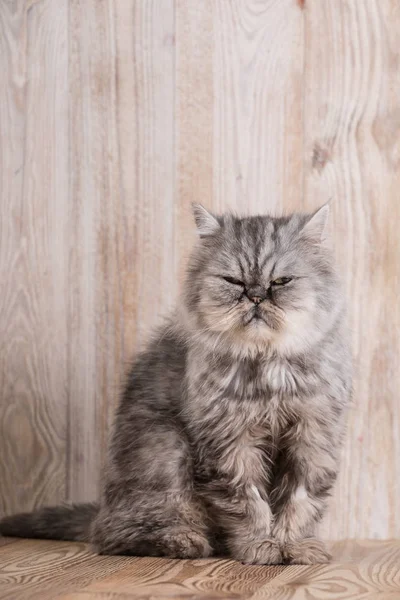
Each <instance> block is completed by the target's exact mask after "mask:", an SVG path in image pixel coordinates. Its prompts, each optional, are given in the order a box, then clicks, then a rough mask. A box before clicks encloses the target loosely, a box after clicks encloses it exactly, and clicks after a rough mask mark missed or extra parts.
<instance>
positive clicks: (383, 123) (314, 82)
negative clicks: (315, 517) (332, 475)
mask: <svg viewBox="0 0 400 600" xmlns="http://www.w3.org/2000/svg"><path fill="white" fill-rule="evenodd" d="M304 13H305V18H306V42H307V50H306V92H305V94H306V95H305V106H306V107H307V108H306V118H305V160H306V166H305V173H306V176H305V183H306V186H305V197H306V204H307V206H308V207H309V208H313V207H314V206H316V204H318V203H322V202H324V201H326V200H328V199H329V198H330V197H332V198H333V203H332V211H333V230H334V241H335V248H336V254H337V259H338V262H339V265H340V270H341V272H342V273H343V276H344V280H345V283H346V286H347V291H348V295H349V298H350V313H351V328H352V330H353V332H354V356H355V373H356V380H355V393H354V403H353V406H352V408H351V411H350V419H349V428H348V435H347V439H346V445H345V448H344V451H343V458H342V467H341V474H340V478H339V482H338V485H337V490H336V496H335V499H334V502H333V503H332V510H331V513H330V518H329V519H328V520H327V523H326V526H325V528H324V533H325V535H326V536H327V537H329V538H331V539H335V538H336V539H337V538H341V537H345V536H349V537H382V538H385V537H389V536H398V535H399V533H400V520H399V518H398V511H397V507H396V505H397V500H396V498H398V495H399V491H400V490H399V480H400V452H399V449H400V448H399V443H400V442H399V439H400V436H399V426H398V424H399V421H400V419H399V402H398V389H399V386H400V370H399V369H398V356H399V352H400V339H399V336H398V335H397V332H398V329H399V326H400V306H399V302H398V298H397V290H398V282H399V275H400V244H399V240H398V234H397V225H396V223H398V220H399V218H400V203H399V202H398V189H399V185H400V170H399V163H398V152H399V148H400V146H399V132H400V118H399V109H398V97H399V93H400V73H399V69H398V60H399V48H398V43H397V40H398V36H399V34H400V7H399V6H398V4H396V3H393V2H391V1H390V0H383V1H381V0H379V1H378V0H367V1H366V2H355V3H354V2H353V3H352V2H336V1H335V0H330V1H326V2H318V0H313V1H310V2H306V4H305V9H304ZM322 32H323V34H322Z"/></svg>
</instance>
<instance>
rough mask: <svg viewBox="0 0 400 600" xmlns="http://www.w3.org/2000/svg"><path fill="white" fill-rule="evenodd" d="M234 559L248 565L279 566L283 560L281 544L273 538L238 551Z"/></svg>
mask: <svg viewBox="0 0 400 600" xmlns="http://www.w3.org/2000/svg"><path fill="white" fill-rule="evenodd" d="M234 558H236V559H237V560H240V561H241V562H242V563H244V564H247V565H279V564H281V563H282V560H283V559H282V553H281V550H280V547H279V544H278V542H276V541H275V540H273V539H272V538H266V539H264V540H262V541H256V542H253V543H252V544H248V545H246V546H244V547H242V548H239V549H237V551H236V552H235V555H234Z"/></svg>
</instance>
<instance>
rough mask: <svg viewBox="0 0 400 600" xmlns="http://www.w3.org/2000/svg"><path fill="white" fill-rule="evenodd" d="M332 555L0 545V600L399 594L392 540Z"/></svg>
mask: <svg viewBox="0 0 400 600" xmlns="http://www.w3.org/2000/svg"><path fill="white" fill-rule="evenodd" d="M332 551H333V555H334V560H333V561H332V562H331V563H329V564H327V565H314V566H299V565H296V566H290V567H283V566H278V567H267V566H248V565H247V566H245V565H241V564H240V563H238V562H235V561H232V560H226V559H206V560H194V561H190V560H184V561H178V560H167V559H156V558H129V557H106V556H96V555H94V554H91V553H90V552H88V551H87V549H86V546H85V545H84V544H78V543H69V542H49V541H31V540H30V541H27V540H24V541H20V542H19V543H17V544H15V545H11V546H8V547H4V548H0V598H5V599H8V598H15V600H25V599H26V600H28V599H29V600H36V599H37V600H41V599H43V600H47V599H49V600H50V599H52V598H55V597H57V598H60V600H61V599H62V600H127V599H132V598H135V600H140V599H142V600H145V599H146V600H151V599H153V598H154V599H156V598H157V599H166V598H177V599H180V598H182V599H184V598H186V599H188V600H189V599H190V600H199V599H202V600H207V599H208V600H216V599H217V598H226V599H233V598H235V599H239V598H252V599H254V600H261V599H262V600H264V599H271V600H272V599H276V600H292V599H294V600H307V599H309V598H318V599H319V600H337V599H338V598H342V599H343V600H344V599H346V598H350V597H351V598H352V599H353V600H365V598H375V597H379V598H386V597H388V598H389V597H391V598H395V597H397V595H399V594H400V571H399V569H398V565H399V561H400V541H399V540H391V541H390V540H389V541H377V540H374V541H351V540H345V541H342V542H337V543H335V544H334V545H333V548H332Z"/></svg>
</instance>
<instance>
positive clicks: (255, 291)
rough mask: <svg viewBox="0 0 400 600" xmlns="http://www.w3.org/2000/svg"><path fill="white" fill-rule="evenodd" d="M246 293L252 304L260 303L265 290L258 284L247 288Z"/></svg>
mask: <svg viewBox="0 0 400 600" xmlns="http://www.w3.org/2000/svg"><path fill="white" fill-rule="evenodd" d="M246 295H247V297H248V299H249V300H251V301H252V302H254V304H261V302H262V301H263V300H265V298H266V297H267V294H266V293H265V290H263V289H262V288H261V287H260V286H255V287H253V288H249V289H248V290H247V291H246Z"/></svg>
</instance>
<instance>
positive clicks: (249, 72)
mask: <svg viewBox="0 0 400 600" xmlns="http://www.w3.org/2000/svg"><path fill="white" fill-rule="evenodd" d="M0 136H1V137H0V140H1V141H0V190H1V191H0V283H1V294H0V482H1V483H0V512H1V513H10V512H13V511H16V510H26V509H31V508H33V507H34V506H38V505H41V504H45V503H54V502H58V501H60V500H62V499H64V498H68V499H73V500H83V499H94V498H95V497H96V495H97V490H98V481H99V469H100V465H101V463H102V461H103V459H104V453H105V447H106V440H107V430H108V426H109V423H110V420H111V416H112V411H113V408H114V406H115V402H116V396H117V389H118V385H119V383H120V380H121V375H122V374H123V372H124V370H125V367H126V363H127V360H128V359H129V357H130V356H131V354H132V353H133V352H134V351H135V350H136V349H137V348H139V347H140V345H141V344H142V343H143V341H144V340H145V339H146V335H147V333H148V331H149V329H150V328H151V327H152V326H153V325H154V324H155V323H156V322H158V320H159V318H160V316H161V315H162V314H164V313H165V312H167V311H168V310H169V308H170V307H171V306H172V305H173V304H174V302H175V300H176V297H177V291H178V281H179V278H180V276H181V273H182V269H183V266H184V263H185V259H186V256H187V252H188V249H190V246H191V244H192V241H193V238H194V234H193V227H192V222H191V215H190V210H189V206H190V202H192V201H201V202H203V203H204V204H205V205H206V206H208V207H211V208H214V209H216V210H224V209H225V208H227V207H230V208H233V209H236V210H239V211H243V212H254V211H258V212H265V211H276V212H279V211H281V210H290V209H304V208H309V209H313V208H315V207H317V206H318V205H320V204H321V203H323V202H325V201H326V200H328V199H329V198H333V204H332V208H333V219H332V220H333V231H334V241H335V247H336V254H337V258H338V261H339V265H340V268H341V270H342V272H343V276H344V279H345V282H346V285H347V289H348V292H349V298H350V309H351V315H352V326H353V330H354V355H355V361H356V369H357V377H356V386H355V398H354V404H353V407H352V410H351V415H350V422H349V432H348V438H347V444H346V447H345V449H344V452H343V467H342V473H341V476H340V480H339V482H338V485H337V491H336V495H335V498H334V499H333V503H332V510H331V512H330V515H329V516H328V518H327V519H326V522H325V525H324V527H323V531H324V534H325V535H326V536H328V537H331V538H341V537H382V538H385V537H394V536H399V535H400V516H399V514H400V513H399V498H400V431H399V428H400V414H399V413H400V399H399V390H400V364H399V363H400V359H399V357H400V303H399V299H398V292H399V275H400V240H399V237H398V227H399V219H400V196H399V188H400V168H399V165H400V3H399V2H398V0H201V1H200V0H123V1H122V0H26V1H23V0H2V1H1V2H0Z"/></svg>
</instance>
